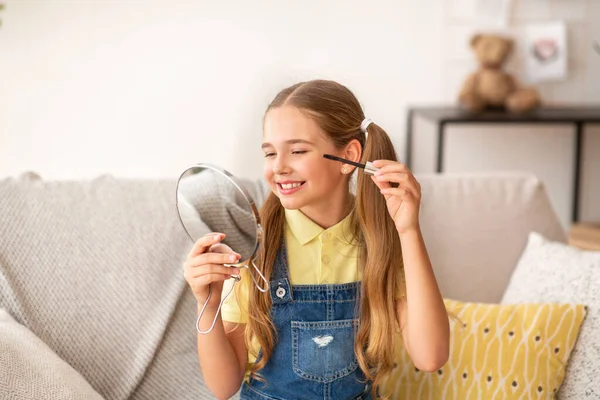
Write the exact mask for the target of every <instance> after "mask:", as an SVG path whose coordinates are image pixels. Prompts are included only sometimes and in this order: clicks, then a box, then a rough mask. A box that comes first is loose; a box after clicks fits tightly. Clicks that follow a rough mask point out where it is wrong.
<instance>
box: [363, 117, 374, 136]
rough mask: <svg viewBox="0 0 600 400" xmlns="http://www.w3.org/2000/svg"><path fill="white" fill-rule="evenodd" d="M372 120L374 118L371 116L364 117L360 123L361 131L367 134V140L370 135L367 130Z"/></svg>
mask: <svg viewBox="0 0 600 400" xmlns="http://www.w3.org/2000/svg"><path fill="white" fill-rule="evenodd" d="M372 122H373V120H371V118H365V119H363V122H361V123H360V131H361V132H363V133H364V134H365V140H366V139H367V138H368V137H369V132H367V128H368V127H369V125H371V123H372Z"/></svg>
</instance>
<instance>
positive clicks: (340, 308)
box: [241, 243, 372, 400]
mask: <svg viewBox="0 0 600 400" xmlns="http://www.w3.org/2000/svg"><path fill="white" fill-rule="evenodd" d="M270 295H271V300H272V302H273V306H272V308H271V318H272V320H273V322H274V324H275V327H276V329H277V332H278V337H277V342H276V343H275V347H274V349H273V354H271V358H270V359H269V361H268V362H267V364H266V366H265V367H264V368H263V369H262V370H261V371H259V373H260V374H261V375H262V376H263V377H264V378H265V379H266V380H267V383H266V385H265V383H263V382H261V381H258V380H256V379H253V378H250V380H249V382H248V383H246V382H245V383H244V384H243V385H242V391H241V399H242V400H264V399H278V400H279V399H285V400H296V399H298V400H309V399H323V400H330V399H331V400H346V399H364V400H371V399H372V397H371V384H367V383H365V378H364V374H363V373H362V371H361V369H360V368H359V367H358V362H357V360H356V357H355V355H354V338H355V333H356V329H357V326H358V318H357V316H356V315H355V311H356V306H357V302H358V301H359V298H360V282H354V283H348V284H333V285H331V284H324V285H294V286H291V285H290V283H289V276H288V267H287V251H286V248H285V243H284V244H283V245H282V246H281V248H280V250H279V252H278V255H277V260H276V262H275V266H274V272H273V277H272V280H271V281H270ZM259 357H260V354H259Z"/></svg>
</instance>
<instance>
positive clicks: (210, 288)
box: [196, 277, 239, 335]
mask: <svg viewBox="0 0 600 400" xmlns="http://www.w3.org/2000/svg"><path fill="white" fill-rule="evenodd" d="M234 279H235V282H234V283H233V285H231V289H229V292H227V294H226V295H225V296H224V297H223V298H222V299H221V302H220V303H219V308H217V313H216V314H215V319H214V320H213V322H212V325H211V326H210V328H208V330H207V331H202V330H200V319H202V316H203V315H204V310H205V309H206V306H208V301H209V300H210V296H211V295H212V286H209V287H208V297H207V298H206V301H205V302H204V305H203V306H202V309H201V310H200V314H198V319H197V320H196V330H197V331H198V333H200V334H201V335H206V334H208V333H210V332H211V331H212V330H213V328H214V327H215V324H216V323H217V319H219V313H220V312H221V307H222V306H223V303H224V302H225V300H226V299H227V297H229V295H230V294H231V292H232V291H233V288H234V287H235V284H236V282H239V277H235V278H234Z"/></svg>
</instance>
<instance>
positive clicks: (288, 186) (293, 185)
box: [281, 183, 302, 190]
mask: <svg viewBox="0 0 600 400" xmlns="http://www.w3.org/2000/svg"><path fill="white" fill-rule="evenodd" d="M300 185H302V184H301V183H282V184H281V187H282V188H283V189H285V190H289V189H293V188H297V187H298V186H300Z"/></svg>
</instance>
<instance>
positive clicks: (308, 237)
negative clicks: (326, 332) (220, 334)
mask: <svg viewBox="0 0 600 400" xmlns="http://www.w3.org/2000/svg"><path fill="white" fill-rule="evenodd" d="M285 222H286V223H285V239H286V246H287V256H288V271H289V275H290V276H289V279H290V284H291V285H315V284H338V283H350V282H356V281H359V280H361V279H362V271H359V268H358V250H359V247H358V246H357V245H356V244H353V243H352V229H351V224H350V216H349V215H348V216H346V217H345V218H344V219H342V220H341V221H340V222H338V223H337V224H336V225H334V226H332V227H330V228H328V229H323V228H321V227H320V226H319V225H317V224H316V223H314V222H313V221H312V220H311V219H310V218H308V217H307V216H306V215H304V214H303V213H302V212H301V211H300V210H287V209H286V210H285ZM250 268H252V265H250ZM250 272H251V273H254V272H255V271H252V270H251V271H250ZM246 278H247V279H242V281H240V283H239V284H242V288H241V292H240V295H241V296H240V297H241V298H240V299H239V301H240V303H239V304H238V301H237V300H238V299H236V296H235V293H236V291H235V290H234V291H232V292H231V294H230V295H229V297H228V298H227V299H226V300H225V301H224V302H223V307H222V308H221V316H222V318H223V321H229V322H237V323H246V322H247V321H248V315H247V312H245V310H247V309H248V308H247V307H248V304H247V303H248V296H247V294H248V289H247V286H245V285H248V284H254V282H253V281H252V279H251V278H250V277H248V276H246ZM257 279H260V278H259V277H257ZM233 283H234V280H233V279H229V280H227V281H225V284H224V285H223V295H225V294H226V293H227V292H228V291H229V289H230V288H231V285H233ZM240 304H241V306H240Z"/></svg>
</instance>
